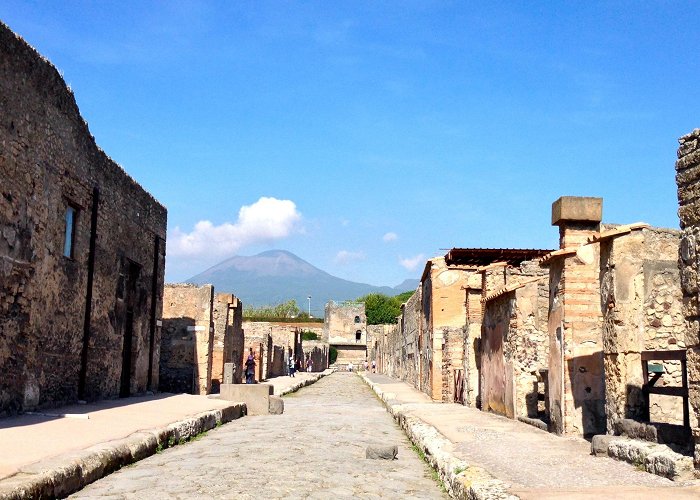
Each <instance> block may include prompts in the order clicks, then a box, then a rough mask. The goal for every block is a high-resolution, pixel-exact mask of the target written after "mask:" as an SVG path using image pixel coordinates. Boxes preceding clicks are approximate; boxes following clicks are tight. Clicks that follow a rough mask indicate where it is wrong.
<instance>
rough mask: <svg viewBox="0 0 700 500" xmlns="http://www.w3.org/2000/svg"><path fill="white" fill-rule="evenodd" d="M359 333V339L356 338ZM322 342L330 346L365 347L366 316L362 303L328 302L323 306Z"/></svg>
mask: <svg viewBox="0 0 700 500" xmlns="http://www.w3.org/2000/svg"><path fill="white" fill-rule="evenodd" d="M357 332H360V338H359V339H358V338H357ZM323 340H324V341H326V342H328V343H329V344H331V345H336V344H347V345H363V346H365V347H366V346H367V315H366V314H365V305H364V304H363V303H335V302H333V301H331V302H329V303H327V304H326V306H325V315H324V323H323Z"/></svg>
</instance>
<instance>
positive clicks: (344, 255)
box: [334, 250, 365, 264]
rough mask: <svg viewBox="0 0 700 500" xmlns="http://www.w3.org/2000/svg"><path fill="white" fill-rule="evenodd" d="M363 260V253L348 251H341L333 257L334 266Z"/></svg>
mask: <svg viewBox="0 0 700 500" xmlns="http://www.w3.org/2000/svg"><path fill="white" fill-rule="evenodd" d="M364 259H365V254H364V252H349V251H348V250H341V251H340V252H338V253H337V254H336V255H335V259H334V261H335V263H336V264H349V263H350V262H356V261H358V260H364Z"/></svg>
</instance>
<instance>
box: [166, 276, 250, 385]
mask: <svg viewBox="0 0 700 500" xmlns="http://www.w3.org/2000/svg"><path fill="white" fill-rule="evenodd" d="M242 325H243V303H242V302H241V301H240V300H239V299H238V298H237V297H236V296H235V295H232V294H230V293H217V294H215V293H214V287H213V286H212V285H202V286H196V285H190V284H182V283H181V284H166V285H165V293H164V297H163V333H162V339H161V350H160V355H161V358H160V390H161V391H166V392H176V393H179V392H186V393H189V394H210V393H212V392H213V393H218V392H219V387H220V385H221V384H222V383H223V382H224V380H223V379H224V365H225V364H226V363H234V367H235V368H234V370H233V373H232V377H233V379H232V381H231V382H232V383H240V382H241V374H242V368H241V365H240V362H241V359H242V358H243V350H244V348H243V328H242Z"/></svg>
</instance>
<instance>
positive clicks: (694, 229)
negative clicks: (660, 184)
mask: <svg viewBox="0 0 700 500" xmlns="http://www.w3.org/2000/svg"><path fill="white" fill-rule="evenodd" d="M679 144H680V146H679V148H678V161H677V162H676V184H677V185H678V203H679V208H678V216H679V218H680V225H681V230H682V236H681V244H680V250H679V259H678V264H679V268H680V278H681V287H682V290H683V313H684V315H685V318H686V321H687V325H686V331H685V346H686V349H687V356H688V358H687V359H688V384H689V390H690V406H691V414H695V415H696V416H697V415H700V282H699V281H698V273H699V272H700V251H699V250H700V249H698V242H699V241H700V129H695V130H693V131H692V132H691V133H690V134H688V135H685V136H683V137H681V138H680V139H679ZM692 432H693V439H694V441H695V467H696V468H700V427H699V426H698V425H697V424H694V425H693V428H692Z"/></svg>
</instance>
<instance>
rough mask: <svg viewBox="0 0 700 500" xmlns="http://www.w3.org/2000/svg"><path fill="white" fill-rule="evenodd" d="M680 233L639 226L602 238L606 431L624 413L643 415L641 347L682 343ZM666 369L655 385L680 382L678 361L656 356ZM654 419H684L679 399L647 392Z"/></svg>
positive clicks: (664, 348)
mask: <svg viewBox="0 0 700 500" xmlns="http://www.w3.org/2000/svg"><path fill="white" fill-rule="evenodd" d="M679 239H680V233H679V232H678V231H673V230H668V229H656V228H648V229H639V230H635V231H632V232H631V233H627V234H624V235H620V236H617V237H614V238H609V239H606V240H604V241H602V242H601V252H600V259H601V264H600V273H601V305H602V310H603V345H604V356H605V378H606V386H605V387H606V398H605V399H606V405H605V412H606V418H607V431H608V432H612V431H613V429H614V425H615V422H617V421H618V420H620V419H623V418H632V419H635V420H641V419H644V418H646V415H645V414H646V412H645V409H644V400H643V397H642V384H643V373H642V362H641V352H642V351H667V350H676V349H685V318H684V317H683V312H682V292H681V287H680V280H679V276H678V265H677V258H678V243H679ZM655 363H657V364H660V365H663V367H664V371H665V373H664V374H663V375H662V376H661V378H660V379H659V381H658V382H657V383H656V385H657V386H659V387H662V386H676V387H680V386H681V385H682V376H681V366H680V361H655ZM649 397H650V409H649V410H650V418H651V420H652V421H654V422H669V423H676V424H682V423H683V400H682V398H678V397H671V396H661V395H656V394H651V395H650V396H649Z"/></svg>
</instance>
